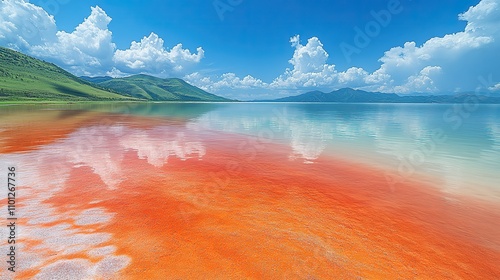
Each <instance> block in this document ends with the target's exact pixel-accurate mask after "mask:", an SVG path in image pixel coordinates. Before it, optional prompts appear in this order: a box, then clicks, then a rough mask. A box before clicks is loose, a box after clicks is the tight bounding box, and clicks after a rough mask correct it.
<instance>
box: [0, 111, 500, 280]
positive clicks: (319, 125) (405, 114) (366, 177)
mask: <svg viewBox="0 0 500 280" xmlns="http://www.w3.org/2000/svg"><path fill="white" fill-rule="evenodd" d="M0 168H1V169H0V179H1V180H2V182H7V180H8V179H7V177H8V176H10V175H8V173H12V172H10V171H9V168H14V169H15V176H16V181H15V184H16V198H15V213H13V214H15V215H11V216H12V217H16V218H17V220H16V239H17V240H16V269H17V272H16V276H17V277H18V278H20V279H31V278H40V279H47V277H49V276H50V277H57V276H60V277H69V278H70V279H87V278H96V277H98V276H99V277H104V278H106V277H107V278H113V277H114V278H116V279H192V278H199V276H200V275H203V276H204V277H203V278H206V279H221V278H224V279H364V278H368V279H373V278H382V279H408V278H424V279H474V278H475V279H498V278H499V277H500V172H499V171H500V105H474V104H455V105H454V104H336V103H325V104H315V103H310V104H307V103H157V104H153V103H115V104H106V103H102V104H98V103H89V104H70V105H63V104H59V105H57V104H54V105H9V106H7V105H0ZM8 192H9V191H8V188H7V185H6V186H4V187H2V188H1V191H0V203H1V204H2V207H4V209H6V210H7V205H8V204H9V203H10V204H12V203H11V200H9V199H8ZM2 216H5V217H7V216H8V212H7V211H6V212H4V215H2ZM1 233H2V239H5V240H7V238H8V236H9V232H8V228H5V227H4V228H3V229H2V231H1ZM0 244H2V247H1V248H0V251H1V252H8V251H9V245H8V244H7V242H2V243H0ZM2 254H3V253H2ZM3 255H5V254H3ZM6 260H7V259H6ZM2 263H4V264H3V266H5V261H3V259H2ZM5 271H6V270H3V269H2V270H1V271H0V278H1V279H4V278H5V277H8V276H9V275H10V274H7V273H6V272H5ZM6 279H7V278H6Z"/></svg>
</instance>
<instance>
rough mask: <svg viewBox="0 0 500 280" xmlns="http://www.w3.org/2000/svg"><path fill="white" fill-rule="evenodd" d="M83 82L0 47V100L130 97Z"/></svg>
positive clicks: (110, 98)
mask: <svg viewBox="0 0 500 280" xmlns="http://www.w3.org/2000/svg"><path fill="white" fill-rule="evenodd" d="M131 99H134V98H131V97H127V96H123V95H121V94H117V93H113V92H111V91H108V90H106V89H103V88H100V87H99V86H96V85H94V84H92V83H90V82H87V81H84V80H82V79H80V78H78V77H76V76H74V75H72V74H70V73H69V72H67V71H65V70H63V69H61V68H60V67H57V66H56V65H54V64H52V63H47V62H44V61H41V60H38V59H35V58H32V57H29V56H27V55H24V54H22V53H19V52H16V51H13V50H10V49H7V48H3V47H0V102H1V101H91V100H96V101H97V100H110V101H111V100H116V101H118V100H131Z"/></svg>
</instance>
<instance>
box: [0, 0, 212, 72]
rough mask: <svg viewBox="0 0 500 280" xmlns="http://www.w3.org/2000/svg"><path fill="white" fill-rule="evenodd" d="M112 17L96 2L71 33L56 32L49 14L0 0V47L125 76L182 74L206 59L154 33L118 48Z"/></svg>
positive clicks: (22, 2) (21, 0)
mask: <svg viewBox="0 0 500 280" xmlns="http://www.w3.org/2000/svg"><path fill="white" fill-rule="evenodd" d="M111 20H112V18H111V17H110V16H108V15H107V14H106V12H105V11H104V10H103V9H102V8H100V7H99V6H95V7H91V13H90V15H89V16H88V17H87V18H85V19H84V20H83V22H82V23H81V24H79V25H78V26H77V27H76V28H75V29H74V30H73V31H72V32H71V33H68V32H65V31H58V30H57V25H56V22H55V20H54V17H53V16H52V15H49V14H48V13H47V12H46V11H45V10H43V8H41V7H38V6H36V5H34V4H32V3H29V1H26V0H5V1H1V2H0V45H2V46H7V47H10V48H13V49H16V50H19V51H22V52H25V53H27V54H29V55H33V56H35V57H38V58H43V59H46V60H49V61H51V62H54V63H56V64H58V65H60V66H62V67H63V68H65V69H67V70H69V71H71V72H72V73H74V74H76V75H106V74H108V75H114V76H124V75H127V74H135V73H149V74H155V75H169V74H172V73H182V72H183V71H184V69H185V68H186V67H187V66H189V65H192V64H197V63H199V62H200V61H201V59H202V58H203V57H204V51H203V49H202V48H201V47H200V48H198V49H197V53H195V54H192V53H191V52H190V50H188V49H184V48H183V46H182V44H177V45H176V46H174V47H173V48H171V49H170V50H167V49H165V47H164V41H163V39H162V38H160V37H159V36H158V35H156V34H155V33H151V35H149V36H148V37H144V38H143V39H142V40H141V42H132V44H131V46H130V48H129V49H126V50H117V48H116V44H115V43H114V42H113V33H112V32H111V31H110V30H109V28H108V25H109V23H110V22H111Z"/></svg>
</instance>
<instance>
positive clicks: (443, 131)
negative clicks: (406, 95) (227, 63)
mask: <svg viewBox="0 0 500 280" xmlns="http://www.w3.org/2000/svg"><path fill="white" fill-rule="evenodd" d="M33 110H64V111H66V112H68V113H67V117H73V116H74V115H75V114H76V115H77V114H78V113H79V112H86V111H100V112H111V113H118V114H120V115H121V116H122V117H123V119H122V121H123V122H126V116H127V115H139V116H148V117H151V116H152V117H159V118H168V119H174V120H182V121H183V123H184V124H185V126H186V128H187V129H189V130H192V131H195V132H196V133H197V135H203V133H211V135H219V134H220V135H221V136H220V137H224V136H223V135H226V134H222V133H219V132H225V133H232V134H241V135H247V136H253V137H254V138H255V141H256V143H257V144H258V143H259V142H262V143H267V142H275V143H280V144H283V145H288V146H289V147H290V148H291V150H292V151H293V152H292V153H291V154H290V156H289V157H290V159H291V160H300V161H303V162H304V164H315V161H316V160H317V159H318V158H320V157H322V156H329V157H337V158H341V159H345V160H349V161H353V162H357V163H364V164H369V165H375V166H377V167H381V168H382V169H381V170H384V172H385V173H386V177H387V182H388V184H390V185H392V186H397V184H398V183H400V182H404V181H406V180H417V179H419V180H421V179H425V180H429V181H431V182H432V183H433V184H434V185H435V186H436V187H438V188H440V189H442V190H443V191H444V192H450V193H458V194H466V195H473V196H475V197H481V198H484V199H488V200H491V199H495V200H496V199H500V172H499V170H500V106H499V105H477V106H471V105H470V104H469V105H467V104H458V105H451V104H444V105H443V104H328V103H326V104H299V103H289V104H283V103H234V104H233V103H182V104H176V103H158V104H74V105H43V106H38V105H37V106H3V107H0V112H1V113H0V118H1V117H2V115H5V116H6V115H7V114H10V113H13V112H18V111H33ZM63 118H64V116H63ZM103 122H105V120H103ZM54 125H57V123H54Z"/></svg>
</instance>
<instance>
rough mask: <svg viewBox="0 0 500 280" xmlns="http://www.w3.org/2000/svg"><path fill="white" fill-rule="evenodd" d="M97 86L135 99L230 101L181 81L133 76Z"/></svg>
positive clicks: (108, 81)
mask: <svg viewBox="0 0 500 280" xmlns="http://www.w3.org/2000/svg"><path fill="white" fill-rule="evenodd" d="M98 85H99V86H102V87H105V88H109V89H112V90H113V91H116V92H119V93H123V94H127V95H130V96H133V97H136V98H141V99H147V100H154V101H230V100H229V99H226V98H223V97H220V96H217V95H214V94H211V93H208V92H206V91H204V90H202V89H200V88H197V87H195V86H192V85H190V84H188V83H186V82H185V81H183V80H181V79H175V78H174V79H160V78H156V77H152V76H148V75H135V76H131V77H127V78H117V79H112V80H107V81H104V82H100V83H98Z"/></svg>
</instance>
